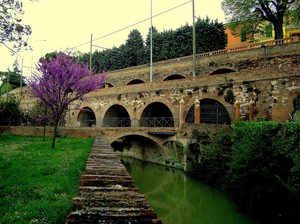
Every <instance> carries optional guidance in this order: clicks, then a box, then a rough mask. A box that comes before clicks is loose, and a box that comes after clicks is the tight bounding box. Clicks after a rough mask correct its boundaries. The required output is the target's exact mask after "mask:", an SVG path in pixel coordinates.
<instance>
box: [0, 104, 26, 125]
mask: <svg viewBox="0 0 300 224" xmlns="http://www.w3.org/2000/svg"><path fill="white" fill-rule="evenodd" d="M0 118H1V119H0V125H19V124H20V121H21V118H22V111H21V110H20V108H19V102H17V101H15V100H13V99H9V100H3V99H2V100H0Z"/></svg>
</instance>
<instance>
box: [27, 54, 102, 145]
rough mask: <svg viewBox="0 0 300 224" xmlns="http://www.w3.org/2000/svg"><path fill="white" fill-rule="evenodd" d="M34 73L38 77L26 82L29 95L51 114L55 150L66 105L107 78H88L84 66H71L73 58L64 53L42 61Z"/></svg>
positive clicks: (100, 84)
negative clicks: (36, 99) (38, 100)
mask: <svg viewBox="0 0 300 224" xmlns="http://www.w3.org/2000/svg"><path fill="white" fill-rule="evenodd" d="M37 69H38V71H39V73H35V74H34V75H33V77H32V78H31V79H30V80H29V84H28V85H29V91H30V93H31V94H32V96H34V97H36V98H38V99H40V100H41V101H42V102H43V104H42V105H44V106H45V107H47V108H48V109H49V111H50V120H51V122H52V124H53V126H54V132H53V142H52V148H54V146H55V139H56V135H57V128H58V125H59V123H60V122H62V121H63V119H64V114H65V112H66V110H67V109H68V106H69V104H70V103H72V102H74V101H75V100H78V99H82V98H83V96H84V95H85V94H87V93H89V92H91V91H94V90H96V89H98V88H101V87H102V85H103V84H104V82H105V79H106V76H105V75H103V74H102V75H91V71H89V70H88V67H87V65H85V64H83V63H80V62H74V61H73V58H71V57H69V56H68V55H66V54H64V53H57V54H56V57H55V58H53V57H49V58H48V59H43V60H42V63H40V64H39V65H38V66H37Z"/></svg>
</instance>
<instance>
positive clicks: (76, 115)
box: [70, 102, 98, 123]
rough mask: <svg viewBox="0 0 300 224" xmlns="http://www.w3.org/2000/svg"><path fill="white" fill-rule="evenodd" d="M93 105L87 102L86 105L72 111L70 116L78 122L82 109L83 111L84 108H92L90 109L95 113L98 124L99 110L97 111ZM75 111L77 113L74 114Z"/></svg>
mask: <svg viewBox="0 0 300 224" xmlns="http://www.w3.org/2000/svg"><path fill="white" fill-rule="evenodd" d="M91 104H92V103H88V102H85V103H83V104H82V105H80V106H79V107H76V108H73V109H72V110H71V111H70V114H72V116H73V117H74V118H75V119H76V121H77V119H78V116H79V114H80V111H81V109H83V108H90V109H91V110H92V111H93V112H94V114H95V119H96V123H97V121H98V116H97V109H96V108H95V107H93V106H92V105H91ZM73 110H75V112H73Z"/></svg>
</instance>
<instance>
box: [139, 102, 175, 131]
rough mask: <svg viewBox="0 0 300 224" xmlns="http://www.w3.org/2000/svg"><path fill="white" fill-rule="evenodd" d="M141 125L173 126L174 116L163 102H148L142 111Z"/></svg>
mask: <svg viewBox="0 0 300 224" xmlns="http://www.w3.org/2000/svg"><path fill="white" fill-rule="evenodd" d="M140 126H141V127H174V118H173V115H172V112H171V110H170V109H169V108H168V107H167V106H166V105H165V104H163V103H159V102H155V103H151V104H149V105H148V106H147V107H146V108H145V109H144V111H143V113H142V116H141V120H140Z"/></svg>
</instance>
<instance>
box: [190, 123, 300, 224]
mask: <svg viewBox="0 0 300 224" xmlns="http://www.w3.org/2000/svg"><path fill="white" fill-rule="evenodd" d="M196 134H197V132H196V131H195V134H194V135H195V136H194V137H197V136H198V135H196ZM200 152H201V163H200V164H198V167H197V170H196V173H197V174H198V177H199V178H201V180H203V181H207V182H208V183H210V184H214V185H216V186H218V187H219V188H222V190H224V191H226V192H227V193H228V194H229V195H230V196H231V197H232V198H233V199H234V200H235V201H236V202H237V204H238V205H239V206H240V208H241V209H242V210H244V211H246V212H247V213H248V214H251V216H253V217H255V218H256V219H257V220H259V221H261V222H262V223H293V220H297V219H299V218H300V215H299V212H298V210H297V208H299V207H300V122H289V123H284V124H278V123H275V122H267V121H264V122H236V123H234V125H233V127H232V132H231V133H229V132H228V131H227V132H225V131H223V132H217V133H215V134H210V135H209V138H208V144H201V145H200Z"/></svg>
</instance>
